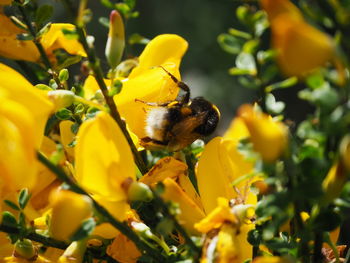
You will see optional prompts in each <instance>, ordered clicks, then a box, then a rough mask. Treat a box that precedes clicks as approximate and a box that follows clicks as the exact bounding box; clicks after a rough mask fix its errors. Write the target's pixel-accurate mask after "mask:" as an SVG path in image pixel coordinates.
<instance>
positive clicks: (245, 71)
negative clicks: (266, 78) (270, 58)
mask: <svg viewBox="0 0 350 263" xmlns="http://www.w3.org/2000/svg"><path fill="white" fill-rule="evenodd" d="M228 73H229V74H230V75H233V76H240V75H252V72H251V71H250V70H248V69H240V68H236V67H233V68H230V69H229V70H228Z"/></svg>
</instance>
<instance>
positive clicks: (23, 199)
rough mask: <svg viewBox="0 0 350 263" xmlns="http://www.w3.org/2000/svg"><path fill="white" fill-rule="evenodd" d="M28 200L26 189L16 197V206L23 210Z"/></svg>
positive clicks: (28, 195)
mask: <svg viewBox="0 0 350 263" xmlns="http://www.w3.org/2000/svg"><path fill="white" fill-rule="evenodd" d="M29 199H30V194H29V192H28V189H27V188H24V189H22V190H21V192H20V193H19V195H18V204H19V207H20V208H21V209H24V208H25V207H26V205H27V203H28V201H29Z"/></svg>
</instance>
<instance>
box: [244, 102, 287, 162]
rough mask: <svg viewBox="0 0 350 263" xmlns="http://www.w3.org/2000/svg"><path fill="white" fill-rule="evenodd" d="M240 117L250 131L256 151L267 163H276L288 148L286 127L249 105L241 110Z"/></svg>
mask: <svg viewBox="0 0 350 263" xmlns="http://www.w3.org/2000/svg"><path fill="white" fill-rule="evenodd" d="M238 115H239V117H241V118H242V119H243V121H244V123H245V125H246V126H247V128H248V130H249V133H250V139H251V141H252V143H253V146H254V150H255V151H257V152H258V153H260V155H261V158H262V159H263V160H264V161H265V162H274V161H276V159H277V158H279V157H280V156H281V155H282V153H283V152H284V151H285V149H286V148H287V142H288V140H287V134H288V133H287V128H286V126H284V125H283V123H281V122H276V121H274V120H273V119H272V118H271V116H269V115H267V114H264V113H262V112H257V111H255V110H254V108H253V107H252V106H251V105H247V104H246V105H243V106H241V107H240V108H239V110H238Z"/></svg>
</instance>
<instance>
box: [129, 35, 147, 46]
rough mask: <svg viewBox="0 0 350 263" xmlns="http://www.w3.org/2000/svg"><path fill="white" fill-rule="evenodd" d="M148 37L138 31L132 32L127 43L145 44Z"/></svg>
mask: <svg viewBox="0 0 350 263" xmlns="http://www.w3.org/2000/svg"><path fill="white" fill-rule="evenodd" d="M149 41H150V40H149V39H148V38H145V37H143V36H141V35H140V34H138V33H135V34H132V35H131V36H130V37H129V41H128V42H129V44H130V45H134V44H141V45H147V44H148V43H149Z"/></svg>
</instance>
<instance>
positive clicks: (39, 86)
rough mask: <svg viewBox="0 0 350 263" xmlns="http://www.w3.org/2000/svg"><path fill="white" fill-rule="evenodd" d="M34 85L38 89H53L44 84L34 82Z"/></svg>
mask: <svg viewBox="0 0 350 263" xmlns="http://www.w3.org/2000/svg"><path fill="white" fill-rule="evenodd" d="M34 87H36V88H37V89H40V90H53V89H52V88H51V87H49V86H47V85H45V84H36V85H35V86H34Z"/></svg>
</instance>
